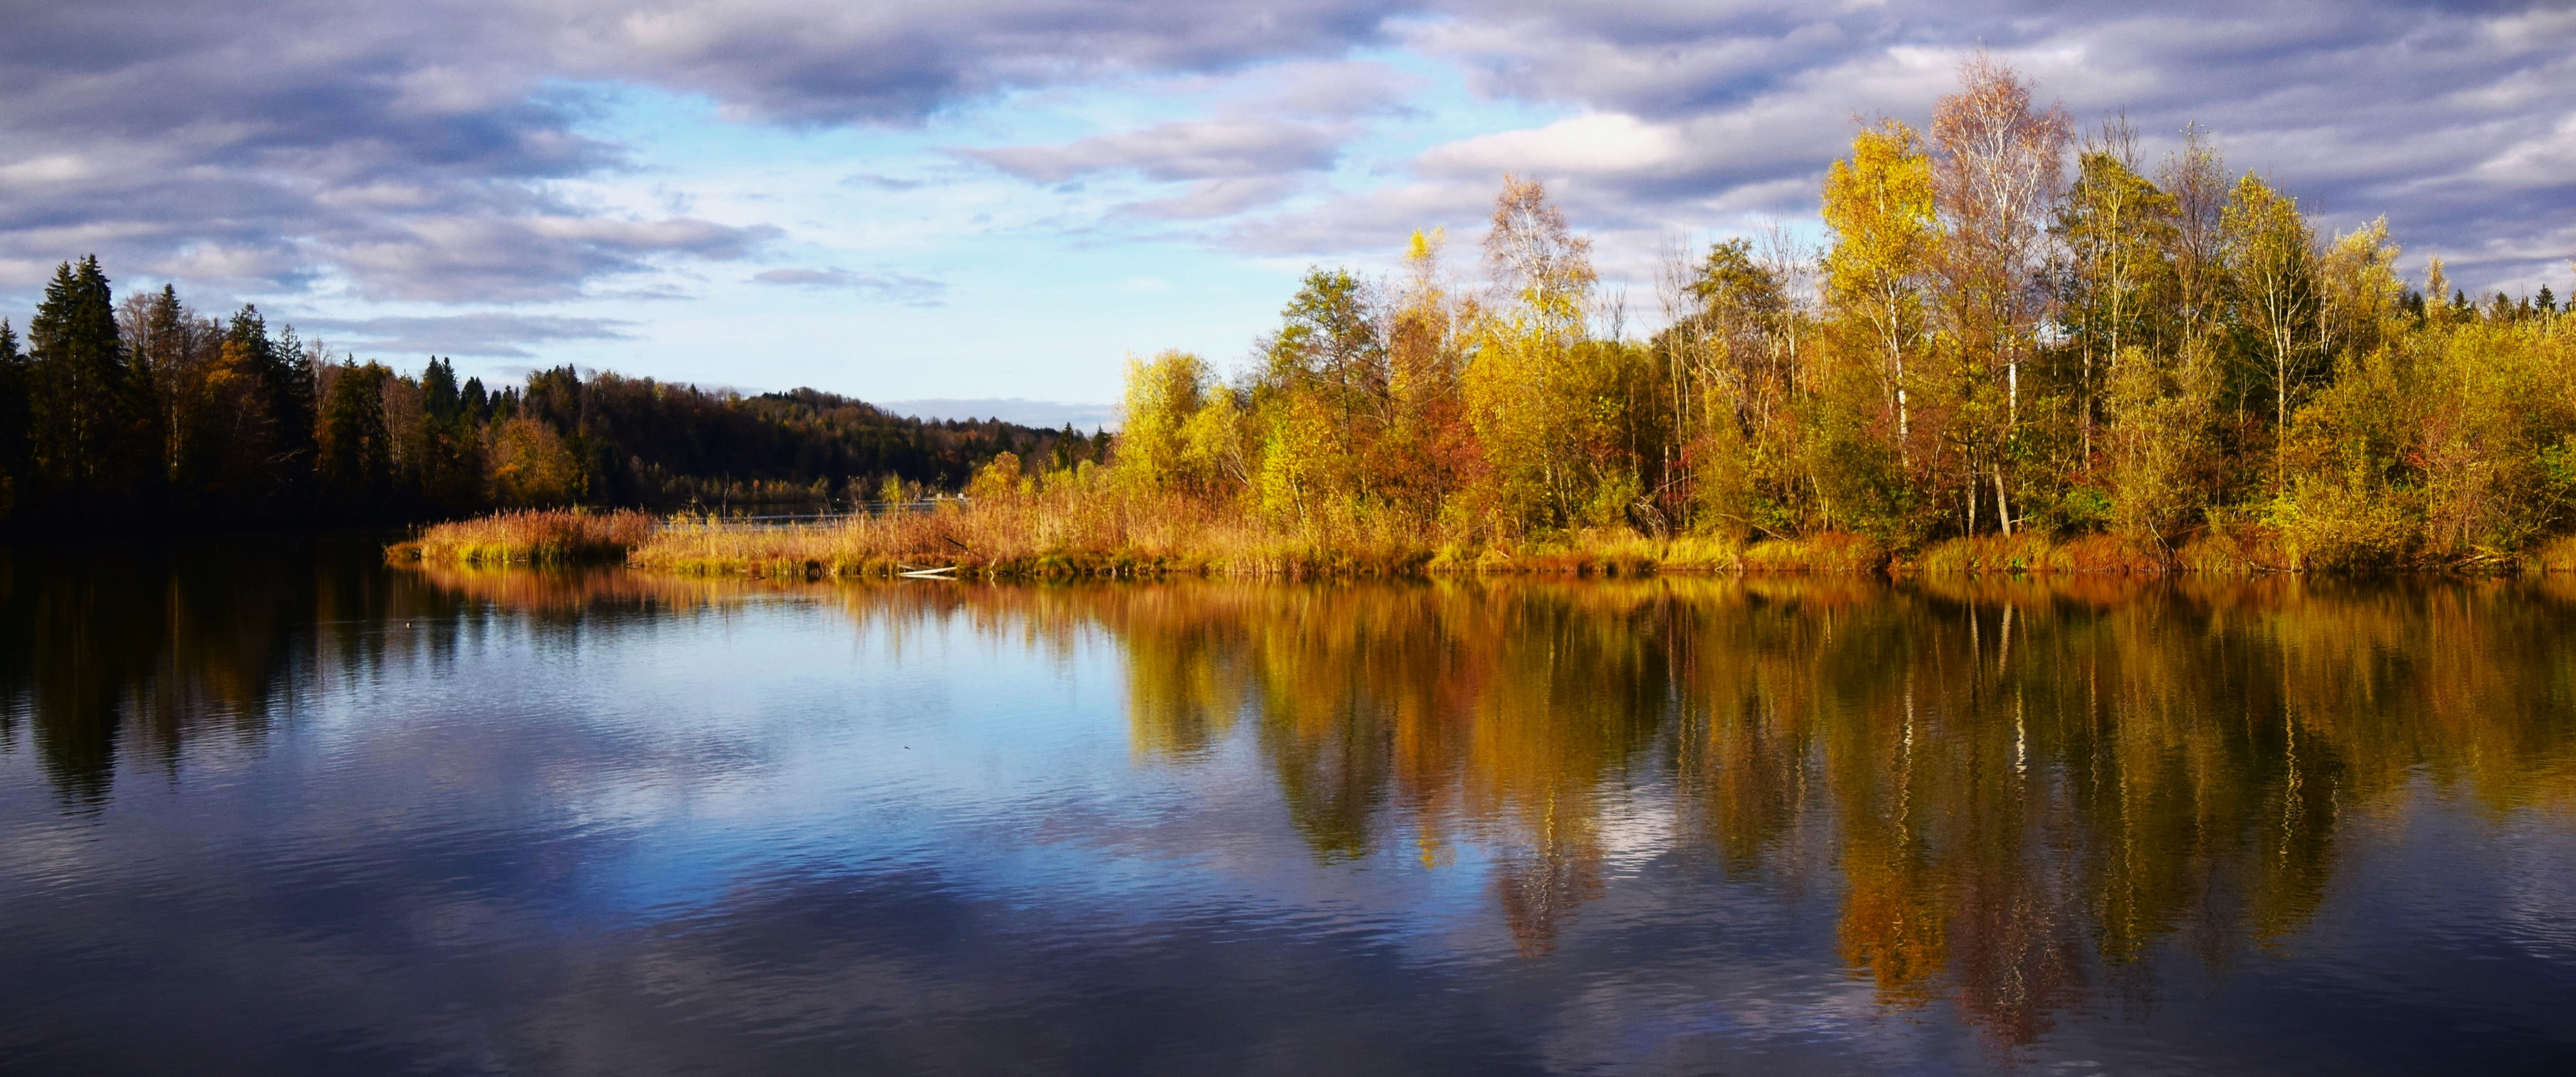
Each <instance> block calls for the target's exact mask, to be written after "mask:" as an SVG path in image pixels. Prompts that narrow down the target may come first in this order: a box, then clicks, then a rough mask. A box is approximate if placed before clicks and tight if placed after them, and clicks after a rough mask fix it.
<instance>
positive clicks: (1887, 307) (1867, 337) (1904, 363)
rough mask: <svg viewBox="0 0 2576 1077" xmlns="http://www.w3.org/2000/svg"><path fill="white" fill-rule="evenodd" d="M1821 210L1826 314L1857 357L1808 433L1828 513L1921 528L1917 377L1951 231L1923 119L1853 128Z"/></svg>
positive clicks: (1875, 527) (1844, 367)
mask: <svg viewBox="0 0 2576 1077" xmlns="http://www.w3.org/2000/svg"><path fill="white" fill-rule="evenodd" d="M1821 215H1822V216H1823V218H1824V222H1825V227H1826V229H1827V230H1828V231H1829V232H1831V234H1832V242H1831V244H1830V245H1829V246H1828V247H1827V248H1826V250H1825V256H1824V295H1825V312H1826V322H1827V326H1828V328H1829V329H1830V330H1832V332H1833V336H1834V339H1835V341H1836V343H1837V345H1838V348H1837V351H1838V353H1839V354H1840V355H1842V356H1843V357H1845V359H1846V361H1845V362H1842V363H1839V364H1837V365H1836V366H1835V367H1834V368H1833V369H1832V370H1830V371H1829V372H1828V375H1827V376H1828V379H1829V381H1830V385H1829V386H1828V392H1827V395H1826V398H1825V401H1824V407H1823V408H1822V409H1820V412H1819V415H1818V419H1819V422H1818V424H1817V426H1818V429H1817V430H1816V431H1815V436H1813V437H1811V438H1809V439H1808V453H1809V456H1810V457H1811V463H1810V465H1809V466H1810V470H1811V471H1812V472H1813V473H1814V475H1815V482H1816V485H1817V486H1818V487H1819V489H1820V490H1821V491H1822V496H1823V500H1824V506H1823V508H1824V509H1825V511H1826V513H1827V515H1828V517H1833V516H1836V515H1839V516H1840V517H1841V519H1842V522H1843V524H1844V525H1845V526H1862V527H1866V528H1868V529H1870V530H1872V531H1875V532H1878V533H1880V534H1881V536H1882V537H1887V538H1899V537H1901V536H1902V537H1910V534H1908V533H1909V532H1910V530H1911V527H1912V525H1911V524H1910V523H1908V522H1905V521H1906V518H1907V517H1908V516H1909V514H1910V512H1911V505H1910V504H1909V502H1910V500H1911V497H1910V493H1909V489H1910V486H1911V481H1912V478H1913V476H1914V474H1915V467H1916V459H1917V457H1918V455H1920V454H1919V453H1918V449H1917V442H1916V431H1915V422H1914V414H1913V412H1914V408H1913V404H1914V400H1913V396H1914V391H1913V386H1914V382H1915V380H1916V377H1917V371H1918V369H1919V368H1920V366H1921V361H1922V358H1923V350H1924V342H1925V337H1926V333H1927V329H1928V323H1927V320H1926V313H1925V292H1926V291H1927V290H1928V289H1929V287H1930V283H1931V277H1932V256H1933V251H1934V248H1935V246H1936V245H1937V244H1938V243H1939V242H1940V238H1941V225H1940V221H1939V219H1938V217H1937V216H1936V215H1935V209H1934V200H1933V183H1932V161H1931V158H1930V156H1929V155H1928V154H1926V153H1925V152H1924V149H1923V146H1922V142H1921V140H1920V138H1919V137H1917V136H1916V134H1915V132H1914V129H1913V128H1911V127H1909V126H1907V125H1906V124H1905V123H1904V122H1903V121H1901V120H1894V119H1882V120H1880V121H1879V122H1878V123H1877V124H1876V125H1875V126H1871V127H1864V128H1862V129H1861V130H1860V131H1859V132H1858V133H1856V134H1855V135H1853V137H1852V148H1851V156H1850V157H1848V158H1844V159H1840V160H1836V161H1834V162H1833V163H1832V164H1830V165H1828V166H1827V167H1826V170H1825V186H1824V197H1823V204H1822V207H1821ZM1881 457H1886V458H1888V459H1884V460H1882V459H1881ZM1864 521H1866V522H1864Z"/></svg>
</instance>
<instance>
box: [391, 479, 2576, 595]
mask: <svg viewBox="0 0 2576 1077" xmlns="http://www.w3.org/2000/svg"><path fill="white" fill-rule="evenodd" d="M1429 530H1430V529H1429V528H1423V527H1413V528H1409V529H1408V528H1405V527H1401V526H1397V525H1394V524H1391V523H1387V522H1384V521H1380V522H1378V523H1376V524H1373V525H1372V524H1354V523H1351V522H1349V521H1343V522H1341V523H1339V524H1315V523H1308V524H1303V525H1293V524H1284V523H1277V522H1265V521H1263V520H1261V519H1259V518H1258V517H1256V516H1254V515H1253V514H1251V513H1249V512H1246V511H1243V510H1240V509H1237V508H1233V507H1231V506H1212V505H1209V504H1208V503H1206V502H1205V501H1202V500H1200V499H1197V498H1193V497H1189V496H1186V495H1182V494H1177V493H1168V492H1150V491H1147V492H1140V491H1133V490H1126V489H1122V488H1120V487H1118V486H1117V485H1115V484H1114V483H1110V482H1103V481H1096V480H1091V479H1089V478H1088V477H1086V479H1083V480H1068V481H1064V482H1062V483H1060V484H1057V485H1056V486H1055V488H1052V489H1049V488H1047V485H1046V484H1044V483H1041V482H1030V483H1027V484H1024V486H1023V487H1022V488H1021V489H1020V490H1018V491H1016V492H1011V493H1007V494H1000V495H995V496H987V497H983V498H979V499H976V500H974V501H972V502H968V501H965V500H963V499H958V500H951V501H944V502H941V503H940V504H939V505H938V506H937V507H936V508H935V509H933V510H932V511H926V512H896V513H888V514H884V515H856V516H849V517H843V518H840V519H835V520H824V521H819V522H809V523H796V524H785V525H775V524H760V523H751V522H745V521H737V520H724V519H720V518H714V517H687V516H682V517H676V518H673V519H671V520H668V521H660V520H657V519H655V518H654V517H651V516H648V515H646V514H644V513H639V512H607V513H592V512H583V511H578V510H544V511H520V512H505V513H500V514H496V515H493V516H486V517H481V518H477V519H472V520H462V521H457V522H454V523H446V524H439V525H436V526H433V527H431V528H429V529H427V530H425V531H423V532H422V533H421V536H420V538H418V539H416V540H414V541H412V542H407V543H404V544H402V545H399V546H396V547H394V548H393V549H392V550H391V551H389V552H390V554H391V556H393V557H394V558H395V559H396V560H405V561H420V562H426V563H431V564H459V565H476V564H487V565H488V564H540V565H542V564H568V563H574V562H581V561H604V562H613V561H617V560H619V559H621V558H622V559H623V560H624V561H625V562H626V563H627V564H629V565H631V566H633V567H636V568H642V569H651V570H655V571H660V572H666V573H676V574H680V575H688V576H704V577H714V576H736V577H750V578H755V579H768V580H813V579H862V578H874V579H885V578H892V577H896V576H900V575H902V574H904V573H908V572H938V573H943V574H949V575H954V576H957V577H960V578H990V579H1081V578H1113V579H1115V578H1128V579H1132V578H1144V577H1164V576H1217V577H1239V578H1261V577H1269V578H1292V579H1308V578H1353V577H1388V576H1423V575H1449V574H1541V575H1572V576H1617V577H1635V576H1647V575H1656V574H1670V573H1745V574H1755V575H1768V574H1818V575H1828V574H1851V575H1858V574H1873V573H1887V574H1892V575H1899V576H1950V575H1957V576H2018V575H2101V576H2152V575H2167V574H2185V575H2206V576H2242V575H2256V574H2270V573H2278V572H2295V571H2297V570H2298V568H2299V567H2300V566H2298V565H2297V563H2296V561H2295V560H2294V559H2293V558H2290V557H2288V556H2286V555H2285V554H2284V552H2283V550H2282V548H2281V546H2280V543H2279V541H2278V537H2277V536H2276V535H2274V534H2272V533H2271V532H2270V531H2268V530H2267V529H2263V528H2259V527H2250V526H2249V527H2240V528H2233V529H2228V528H2217V527H2212V528H2209V529H2206V530H2204V531H2202V532H2201V533H2200V534H2198V535H2196V536H2194V537H2193V538H2192V539H2191V540H2190V541H2189V542H2186V543H2184V544H2182V546H2181V547H2180V548H2179V549H2177V550H2174V551H2171V552H2167V551H2164V550H2161V549H2158V548H2156V547H2154V546H2152V545H2149V544H2146V543H2141V542H2137V541H2134V540H2128V539H2123V538H2119V537H2116V536H2111V535H2086V536H2079V537H2076V538H2073V539H2067V540H2062V541H2061V540H2056V539H2052V538H2050V537H2048V536H2045V535H2038V534H2031V533H2024V534H2019V535H2010V536H2005V535H1979V536H1974V537H1971V538H1962V539H1951V540H1948V541H1946V542H1941V543H1937V544H1934V545H1932V546H1929V547H1926V548H1923V549H1920V550H1917V551H1913V552H1911V553H1906V552H1902V551H1897V550H1891V549H1889V548H1888V547H1886V546H1884V545H1882V544H1880V543H1878V542H1876V541H1874V540H1871V539H1869V538H1866V537H1863V536H1860V535H1854V534H1849V533H1844V532H1823V533H1819V534H1815V535H1809V536H1804V537H1800V538H1783V539H1771V540H1768V541H1762V542H1756V543H1752V544H1749V545H1747V544H1741V543H1736V542H1732V541H1727V540H1723V539H1717V538H1712V537H1706V536H1682V537H1676V538H1653V537H1649V536H1646V535H1643V534H1640V533H1638V532H1636V531H1634V530H1632V529H1629V528H1625V527H1609V528H1588V529H1584V530H1580V531H1575V532H1572V533H1567V534H1562V535H1559V536H1555V537H1553V538H1550V539H1546V540H1540V541H1520V542H1510V541H1497V542H1488V543H1467V542H1455V541H1451V542H1441V541H1436V540H1432V539H1429V538H1426V537H1425V533H1426V532H1428V531H1429ZM2518 563H2519V565H2520V566H2521V567H2523V568H2524V569H2525V570H2528V571H2536V572H2576V538H2568V539H2560V540H2557V541H2555V542H2553V543H2551V544H2549V545H2547V546H2544V547H2542V548H2540V549H2539V550H2538V551H2536V552H2535V553H2533V554H2531V555H2529V556H2528V557H2525V558H2523V559H2522V560H2521V561H2520V562H2518ZM2453 570H2456V566H2453Z"/></svg>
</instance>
